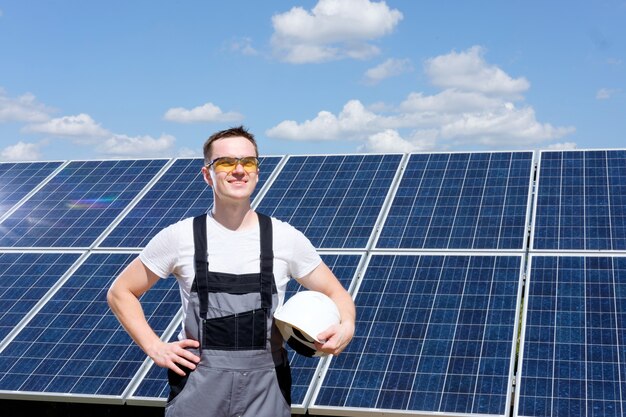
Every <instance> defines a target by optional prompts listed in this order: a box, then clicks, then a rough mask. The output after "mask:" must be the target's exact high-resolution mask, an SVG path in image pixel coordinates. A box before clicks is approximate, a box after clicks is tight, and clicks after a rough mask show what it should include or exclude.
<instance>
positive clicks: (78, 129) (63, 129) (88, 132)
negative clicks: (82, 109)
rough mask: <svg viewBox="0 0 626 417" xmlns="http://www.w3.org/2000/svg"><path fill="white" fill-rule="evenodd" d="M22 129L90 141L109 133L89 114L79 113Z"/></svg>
mask: <svg viewBox="0 0 626 417" xmlns="http://www.w3.org/2000/svg"><path fill="white" fill-rule="evenodd" d="M22 131H24V132H29V133H44V134H47V135H53V136H64V137H74V138H77V139H78V140H85V141H87V142H89V141H91V140H92V139H93V138H99V137H103V136H107V135H109V134H110V133H109V132H108V131H107V130H106V129H104V128H102V127H101V126H100V124H99V123H96V122H95V121H94V120H93V119H92V118H91V116H89V115H88V114H85V113H81V114H79V115H77V116H63V117H59V118H56V119H51V120H48V121H47V122H44V123H38V124H32V125H27V126H25V127H24V128H23V129H22Z"/></svg>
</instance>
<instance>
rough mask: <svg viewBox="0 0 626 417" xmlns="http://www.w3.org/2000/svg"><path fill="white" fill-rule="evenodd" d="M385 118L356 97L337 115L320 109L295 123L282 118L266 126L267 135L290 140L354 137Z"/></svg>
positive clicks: (376, 127) (380, 125)
mask: <svg viewBox="0 0 626 417" xmlns="http://www.w3.org/2000/svg"><path fill="white" fill-rule="evenodd" d="M386 123H387V122H386V118H385V117H384V116H380V115H377V114H375V113H373V112H371V111H369V110H367V109H366V108H365V107H364V106H363V104H361V102H360V101H358V100H351V101H349V102H348V103H346V104H345V106H344V107H343V110H342V111H341V112H340V113H339V115H338V116H335V115H334V114H332V113H330V112H328V111H321V112H319V113H318V114H317V117H315V118H314V119H312V120H306V121H305V122H303V123H301V124H298V123H297V122H296V121H294V120H286V121H283V122H281V123H279V124H278V125H277V126H275V127H273V128H271V129H269V130H268V131H267V132H266V134H267V135H268V136H269V137H275V138H281V139H290V140H296V141H300V140H337V139H357V138H359V137H360V136H361V135H362V134H363V132H372V133H375V132H376V131H377V130H379V129H380V128H381V127H382V126H385V125H386Z"/></svg>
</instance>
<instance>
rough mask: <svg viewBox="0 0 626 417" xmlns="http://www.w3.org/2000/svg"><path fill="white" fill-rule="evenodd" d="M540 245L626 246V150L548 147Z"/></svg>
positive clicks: (537, 233) (540, 198) (541, 186)
mask: <svg viewBox="0 0 626 417" xmlns="http://www.w3.org/2000/svg"><path fill="white" fill-rule="evenodd" d="M536 205H537V206H536V209H535V212H536V219H535V225H534V239H533V248H534V249H547V250H626V151H625V150H614V151H561V152H556V151H550V152H548V151H543V152H542V153H541V159H540V163H539V179H538V191H537V203H536Z"/></svg>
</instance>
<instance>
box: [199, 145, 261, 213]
mask: <svg viewBox="0 0 626 417" xmlns="http://www.w3.org/2000/svg"><path fill="white" fill-rule="evenodd" d="M222 157H230V158H244V157H256V152H255V149H254V145H253V144H252V142H250V141H249V140H248V139H246V138H244V137H240V136H236V137H230V138H223V139H219V140H216V141H215V142H213V144H212V145H211V160H212V161H215V160H216V159H218V158H222ZM202 173H203V175H204V180H205V181H206V183H207V184H209V185H210V186H211V188H213V193H214V198H215V200H216V201H217V200H220V201H242V200H243V201H245V200H248V201H249V199H250V196H251V195H252V192H253V191H254V188H255V187H256V184H257V182H258V180H259V171H258V169H252V170H251V169H250V168H249V167H248V168H244V166H243V164H241V163H238V164H237V165H236V166H235V167H234V168H233V169H232V171H230V172H228V171H224V170H222V169H219V168H217V167H216V166H211V167H208V168H207V167H203V168H202Z"/></svg>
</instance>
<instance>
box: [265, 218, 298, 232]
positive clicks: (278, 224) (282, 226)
mask: <svg viewBox="0 0 626 417" xmlns="http://www.w3.org/2000/svg"><path fill="white" fill-rule="evenodd" d="M271 219H272V229H273V230H274V233H275V234H277V235H303V234H302V232H301V231H299V230H298V229H296V228H295V227H293V226H292V225H290V224H289V223H287V222H284V221H282V220H279V219H277V218H276V217H271ZM303 236H304V235H303Z"/></svg>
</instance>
